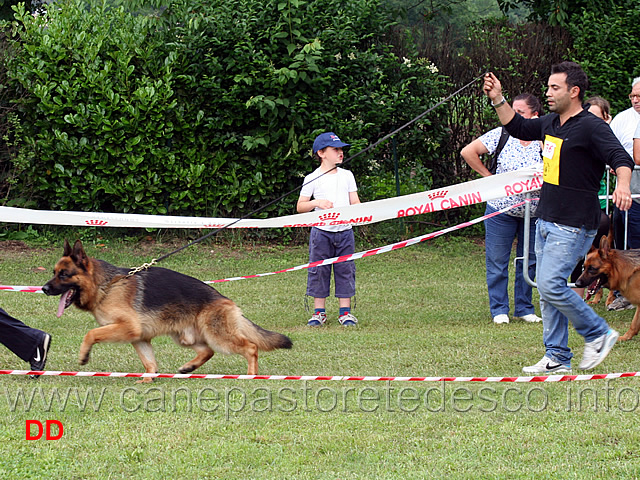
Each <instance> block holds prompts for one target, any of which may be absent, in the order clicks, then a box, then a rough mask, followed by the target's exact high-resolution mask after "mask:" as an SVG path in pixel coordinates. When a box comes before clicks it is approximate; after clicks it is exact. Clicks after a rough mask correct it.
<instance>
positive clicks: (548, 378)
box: [0, 370, 640, 383]
mask: <svg viewBox="0 0 640 480" xmlns="http://www.w3.org/2000/svg"><path fill="white" fill-rule="evenodd" d="M0 375H41V376H49V377H51V376H54V377H55V376H62V377H117V378H178V379H186V378H199V379H208V380H329V381H340V382H342V381H360V382H491V383H505V382H516V383H528V382H569V381H586V380H611V379H616V378H628V377H640V372H626V373H598V374H593V375H541V376H536V377H374V376H344V375H330V376H324V375H222V374H200V373H123V372H61V371H41V370H0Z"/></svg>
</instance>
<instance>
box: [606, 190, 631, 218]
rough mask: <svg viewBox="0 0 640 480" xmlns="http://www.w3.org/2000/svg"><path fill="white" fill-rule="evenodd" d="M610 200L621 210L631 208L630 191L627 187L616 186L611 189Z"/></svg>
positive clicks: (624, 210)
mask: <svg viewBox="0 0 640 480" xmlns="http://www.w3.org/2000/svg"><path fill="white" fill-rule="evenodd" d="M611 200H613V203H614V204H615V205H616V207H618V208H619V209H620V210H621V211H623V212H626V211H627V210H629V209H630V208H631V202H632V201H633V200H631V191H630V190H629V187H627V188H623V187H620V186H617V187H616V189H615V190H614V191H613V195H611Z"/></svg>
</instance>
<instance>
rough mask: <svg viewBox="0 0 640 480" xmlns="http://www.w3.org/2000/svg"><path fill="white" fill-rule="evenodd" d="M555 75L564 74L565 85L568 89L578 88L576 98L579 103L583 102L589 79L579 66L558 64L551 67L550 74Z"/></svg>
mask: <svg viewBox="0 0 640 480" xmlns="http://www.w3.org/2000/svg"><path fill="white" fill-rule="evenodd" d="M555 73H566V74H567V85H568V86H569V88H573V87H578V88H579V89H580V93H578V98H579V99H580V101H582V100H584V94H585V92H586V91H587V88H589V79H588V78H587V74H586V73H584V70H582V68H581V67H580V65H578V64H577V63H575V62H562V63H558V64H557V65H553V66H552V67H551V74H552V75H553V74H555Z"/></svg>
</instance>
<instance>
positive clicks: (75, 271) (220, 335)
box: [42, 240, 292, 381]
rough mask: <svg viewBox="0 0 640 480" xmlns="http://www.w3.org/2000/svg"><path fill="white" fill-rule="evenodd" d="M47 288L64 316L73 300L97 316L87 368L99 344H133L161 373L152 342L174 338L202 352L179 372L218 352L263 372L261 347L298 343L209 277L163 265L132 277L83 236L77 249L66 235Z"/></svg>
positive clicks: (84, 351)
mask: <svg viewBox="0 0 640 480" xmlns="http://www.w3.org/2000/svg"><path fill="white" fill-rule="evenodd" d="M42 290H43V291H44V293H46V294H47V295H62V297H61V298H60V305H59V307H58V317H60V316H61V315H62V313H63V312H64V309H65V308H67V307H68V306H69V305H71V304H74V305H75V306H76V307H78V308H79V309H81V310H86V311H88V312H90V313H92V314H93V316H94V317H95V319H96V321H97V322H98V324H99V325H100V326H99V327H98V328H94V329H93V330H90V331H89V332H88V333H87V334H86V335H85V337H84V340H83V341H82V345H81V346H80V358H79V360H80V364H81V365H84V364H86V363H87V362H88V361H89V353H90V352H91V347H92V346H93V345H94V344H95V343H100V342H126V343H131V344H132V345H133V347H134V348H135V350H136V352H137V353H138V356H139V357H140V360H142V363H143V364H144V368H145V370H146V372H147V373H157V363H156V360H155V357H154V355H153V350H152V348H151V339H152V338H154V337H156V336H159V335H169V336H170V337H171V338H173V340H174V341H175V342H176V343H177V344H178V345H181V346H183V347H190V348H193V349H194V350H195V351H196V357H195V358H194V359H193V360H191V361H190V362H187V363H185V364H184V365H182V366H181V367H180V368H179V370H178V371H179V372H180V373H188V372H192V371H193V370H195V369H196V368H198V367H200V366H202V365H203V364H204V363H205V362H206V361H207V360H209V359H210V358H211V357H212V356H213V354H214V352H219V353H237V354H240V355H242V356H243V357H244V358H246V359H247V362H248V364H249V366H248V370H247V374H248V375H257V373H258V350H263V351H270V350H274V349H277V348H291V347H292V343H291V340H290V339H289V338H288V337H286V336H285V335H282V334H280V333H275V332H270V331H268V330H265V329H263V328H261V327H259V326H258V325H256V324H254V323H252V322H251V321H250V320H248V319H247V318H246V317H244V315H243V314H242V312H241V311H240V308H238V306H237V305H236V304H235V303H234V302H233V301H231V300H229V299H228V298H226V297H224V296H223V295H221V294H220V293H219V292H218V291H217V290H215V289H214V288H212V287H210V286H208V285H207V284H205V283H204V282H201V281H200V280H197V279H195V278H193V277H189V276H187V275H183V274H181V273H178V272H175V271H173V270H168V269H166V268H159V267H151V268H148V269H147V270H143V271H140V272H138V273H135V274H134V275H128V270H127V269H125V268H118V267H115V266H114V265H111V264H110V263H107V262H105V261H103V260H98V259H95V258H90V257H89V256H87V254H86V253H85V251H84V248H83V247H82V243H81V242H80V240H77V241H76V242H75V244H74V246H73V248H72V247H71V245H70V244H69V242H68V241H67V240H65V242H64V253H63V256H62V258H61V259H60V260H58V262H57V263H56V266H55V268H54V275H53V278H52V279H51V280H49V281H48V282H47V283H46V284H45V285H44V286H43V287H42ZM143 380H144V381H151V378H145V379H143Z"/></svg>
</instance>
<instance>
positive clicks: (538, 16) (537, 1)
mask: <svg viewBox="0 0 640 480" xmlns="http://www.w3.org/2000/svg"><path fill="white" fill-rule="evenodd" d="M619 3H620V2H617V1H615V0H498V5H499V6H500V9H501V10H502V11H503V12H505V13H507V12H509V11H510V10H513V9H514V8H521V7H523V6H524V7H525V8H527V9H529V10H530V12H531V13H530V14H529V20H531V21H542V22H546V23H548V24H549V25H562V26H568V25H569V23H570V22H571V21H573V19H575V17H577V16H580V15H581V14H582V12H583V11H588V12H596V11H598V12H604V11H607V10H609V9H611V8H613V7H615V6H616V5H617V4H619ZM636 8H637V5H636Z"/></svg>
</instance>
